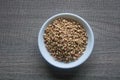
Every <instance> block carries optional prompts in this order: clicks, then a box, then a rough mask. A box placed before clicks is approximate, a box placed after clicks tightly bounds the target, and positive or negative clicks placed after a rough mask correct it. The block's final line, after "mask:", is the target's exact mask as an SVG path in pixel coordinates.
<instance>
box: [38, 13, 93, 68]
mask: <svg viewBox="0 0 120 80" xmlns="http://www.w3.org/2000/svg"><path fill="white" fill-rule="evenodd" d="M58 17H65V18H71V19H74V20H76V21H78V22H80V23H81V24H82V25H83V27H84V28H85V29H86V32H87V36H88V44H87V47H86V50H85V51H84V52H83V55H82V56H81V57H80V58H79V59H78V60H76V61H73V62H70V63H64V62H59V61H56V60H55V59H54V58H53V57H52V56H51V55H50V53H49V52H48V51H47V49H46V47H45V43H44V38H43V34H44V31H45V29H46V27H47V26H48V24H50V23H51V22H52V21H53V20H55V19H56V18H58ZM38 46H39V49H40V52H41V55H42V56H43V58H44V59H45V60H46V61H47V62H48V63H50V64H51V65H53V66H55V67H57V68H62V69H69V68H74V67H77V66H79V65H81V64H82V63H83V62H85V61H86V60H87V59H88V57H89V56H90V54H91V52H92V50H93V46H94V35H93V31H92V29H91V27H90V25H89V24H88V23H87V22H86V21H85V20H84V19H83V18H81V17H80V16H78V15H75V14H72V13H59V14H56V15H54V16H52V17H50V18H49V19H48V20H47V21H46V22H45V23H44V24H43V25H42V27H41V29H40V32H39V35H38Z"/></svg>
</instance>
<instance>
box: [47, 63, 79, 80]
mask: <svg viewBox="0 0 120 80" xmlns="http://www.w3.org/2000/svg"><path fill="white" fill-rule="evenodd" d="M48 72H49V73H50V75H51V76H53V77H54V78H56V79H69V80H72V79H73V78H74V77H75V76H76V74H77V73H78V67H75V68H70V69H61V68H57V67H54V66H52V65H50V64H48Z"/></svg>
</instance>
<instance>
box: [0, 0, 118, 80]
mask: <svg viewBox="0 0 120 80" xmlns="http://www.w3.org/2000/svg"><path fill="white" fill-rule="evenodd" d="M62 12H70V13H74V14H77V15H79V16H81V17H83V18H84V19H85V20H87V21H88V23H89V24H90V25H91V27H92V29H93V31H94V35H95V46H94V50H93V52H92V55H91V56H90V58H89V59H88V60H87V61H86V62H85V63H84V64H82V65H81V66H79V67H78V68H76V69H72V70H68V71H66V70H59V69H56V68H53V67H51V66H50V65H48V64H47V63H46V61H45V60H44V59H43V58H42V56H41V55H40V52H39V49H38V43H37V39H38V33H39V30H40V28H41V26H42V24H43V23H44V22H45V21H46V20H47V19H48V18H49V17H51V16H53V15H55V14H57V13H62ZM0 80H120V0H0Z"/></svg>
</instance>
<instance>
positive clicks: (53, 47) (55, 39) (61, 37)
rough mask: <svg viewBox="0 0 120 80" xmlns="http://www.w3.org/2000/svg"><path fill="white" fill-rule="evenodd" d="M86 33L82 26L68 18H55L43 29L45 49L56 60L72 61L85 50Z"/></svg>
mask: <svg viewBox="0 0 120 80" xmlns="http://www.w3.org/2000/svg"><path fill="white" fill-rule="evenodd" d="M87 40H88V37H87V33H86V30H85V29H84V28H83V26H82V25H81V24H80V23H79V22H77V21H75V20H73V19H69V18H57V19H55V20H54V21H53V22H52V23H51V24H49V25H48V26H47V28H46V30H45V34H44V41H45V44H46V48H47V50H48V51H49V52H50V54H51V56H53V57H54V58H55V59H56V60H58V61H61V62H66V63H68V62H72V61H75V60H77V59H78V58H79V57H80V56H81V55H82V54H83V52H84V51H85V48H86V45H87Z"/></svg>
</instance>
